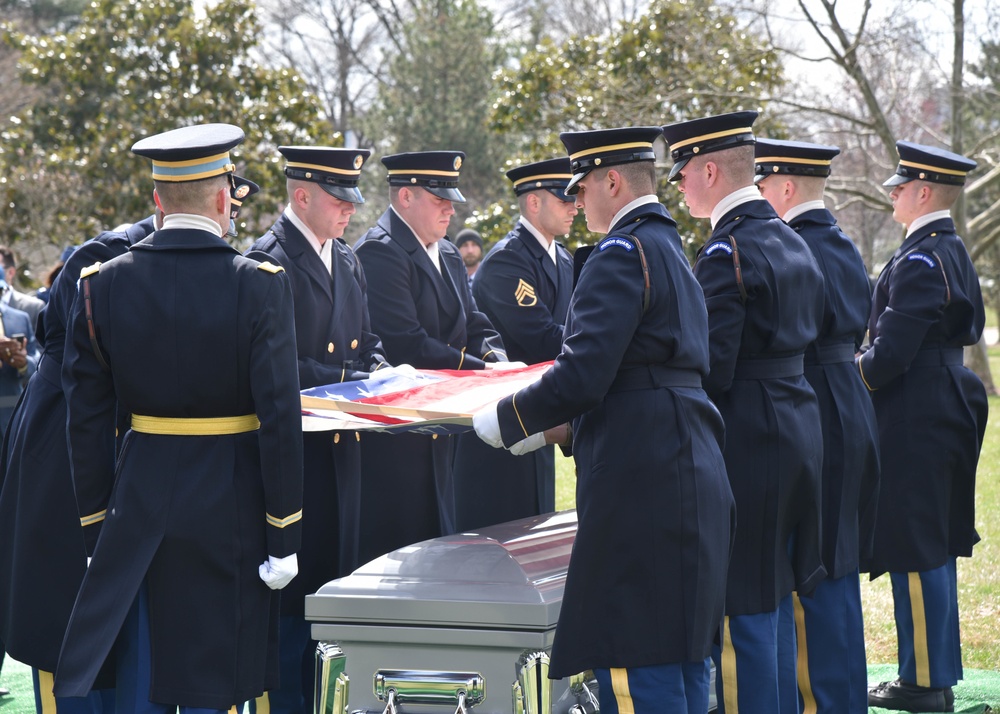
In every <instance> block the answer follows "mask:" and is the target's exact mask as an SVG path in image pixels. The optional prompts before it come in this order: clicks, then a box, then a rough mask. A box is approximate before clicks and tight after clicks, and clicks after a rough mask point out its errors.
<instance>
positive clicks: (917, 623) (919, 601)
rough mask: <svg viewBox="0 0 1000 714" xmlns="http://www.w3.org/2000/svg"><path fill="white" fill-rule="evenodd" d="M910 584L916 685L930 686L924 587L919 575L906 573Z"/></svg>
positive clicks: (929, 659)
mask: <svg viewBox="0 0 1000 714" xmlns="http://www.w3.org/2000/svg"><path fill="white" fill-rule="evenodd" d="M906 577H907V579H908V580H909V584H910V613H911V614H912V616H913V658H914V660H915V664H916V670H917V685H919V686H921V687H929V686H931V658H930V654H929V653H928V651H927V616H926V615H925V614H924V586H923V583H921V582H920V573H907V574H906Z"/></svg>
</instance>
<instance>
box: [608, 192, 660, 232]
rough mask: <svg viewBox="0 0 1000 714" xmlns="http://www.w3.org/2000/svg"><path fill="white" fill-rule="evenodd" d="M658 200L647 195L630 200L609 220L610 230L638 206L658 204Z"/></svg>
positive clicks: (651, 195) (650, 194)
mask: <svg viewBox="0 0 1000 714" xmlns="http://www.w3.org/2000/svg"><path fill="white" fill-rule="evenodd" d="M659 202H660V199H658V198H657V197H656V195H655V194H652V193H647V194H646V195H645V196H639V198H635V199H632V200H631V201H629V202H628V203H626V204H625V205H624V206H622V207H621V208H620V209H619V211H618V213H616V214H615V217H614V218H612V219H611V224H610V225H611V228H612V229H613V228H614V227H615V226H617V225H618V222H619V221H620V220H621V219H623V218H624V217H625V216H626V215H628V213H629V212H630V211H633V210H635V209H636V208H638V207H639V206H645V205H646V204H647V203H659Z"/></svg>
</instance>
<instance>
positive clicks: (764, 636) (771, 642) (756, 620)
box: [712, 595, 799, 714]
mask: <svg viewBox="0 0 1000 714" xmlns="http://www.w3.org/2000/svg"><path fill="white" fill-rule="evenodd" d="M795 648H796V646H795V618H794V610H793V607H792V596H791V595H786V596H785V597H784V598H783V599H782V600H781V602H780V603H779V605H778V609H777V610H775V611H773V612H762V613H758V614H755V615H735V616H729V615H727V616H726V617H725V618H724V620H723V631H722V644H721V646H719V645H717V646H716V647H715V648H714V649H713V652H712V659H713V660H714V661H715V691H716V696H717V697H718V700H719V714H725V712H726V711H727V710H728V711H730V712H741V713H743V714H745V713H746V712H767V713H768V714H771V713H774V714H798V712H799V702H798V685H797V682H796V673H795V656H796V652H795Z"/></svg>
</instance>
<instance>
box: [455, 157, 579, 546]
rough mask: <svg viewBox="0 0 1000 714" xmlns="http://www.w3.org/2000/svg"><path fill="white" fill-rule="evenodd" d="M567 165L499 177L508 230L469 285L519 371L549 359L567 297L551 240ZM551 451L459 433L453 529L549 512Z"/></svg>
mask: <svg viewBox="0 0 1000 714" xmlns="http://www.w3.org/2000/svg"><path fill="white" fill-rule="evenodd" d="M572 177H573V174H572V173H570V165H569V159H568V158H566V157H563V158H560V159H549V160H548V161H537V162H535V163H531V164H525V165H523V166H518V167H517V168H513V169H511V170H510V171H508V172H507V178H509V179H510V180H511V182H512V183H513V184H514V192H515V193H516V194H517V203H518V206H519V207H520V209H521V216H520V217H519V218H518V220H517V223H516V224H515V225H514V229H513V230H512V231H511V232H510V233H508V234H507V236H506V237H505V238H504V239H503V240H501V241H500V242H499V243H497V244H496V245H495V246H493V249H492V250H491V251H490V252H489V255H487V256H486V259H485V260H484V261H483V264H482V266H481V267H480V268H479V271H478V272H477V273H476V279H475V280H474V281H473V283H472V295H473V297H474V298H475V299H476V305H477V306H478V307H479V309H480V310H482V311H483V312H484V313H485V314H486V316H487V317H489V318H490V322H492V323H493V326H494V327H495V328H496V329H497V332H499V333H500V337H501V338H503V343H504V346H505V347H506V348H507V357H508V358H509V359H511V360H515V361H518V362H524V363H526V364H537V363H538V362H546V361H548V360H553V359H555V358H556V355H558V354H559V351H560V350H561V349H562V338H563V325H564V324H566V311H567V310H568V309H569V299H570V295H571V294H572V293H573V256H572V255H571V254H570V252H569V251H568V250H566V249H565V248H564V247H563V245H562V244H561V243H559V242H558V241H557V240H556V237H558V236H564V235H566V234H567V233H569V230H570V228H571V227H572V225H573V218H574V217H575V216H576V214H577V209H576V205H575V202H576V199H575V198H574V197H573V196H567V195H566V193H565V190H566V186H567V184H569V181H570V179H571V178H572ZM555 479H556V467H555V450H554V447H553V446H551V445H549V446H546V447H544V448H542V449H538V450H537V451H533V452H532V453H530V454H527V455H524V456H513V455H512V454H510V453H508V452H506V451H502V450H497V449H491V448H490V447H489V446H487V445H486V444H484V443H483V442H482V440H481V439H479V438H478V437H476V435H475V434H472V433H467V434H461V435H459V437H458V449H457V451H456V454H455V500H456V503H457V512H458V528H459V530H463V531H464V530H469V529H471V528H481V527H483V526H488V525H493V524H495V523H504V522H506V521H512V520H515V519H517V518H526V517H528V516H533V515H538V514H539V513H548V512H550V511H553V510H555Z"/></svg>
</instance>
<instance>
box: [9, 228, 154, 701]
mask: <svg viewBox="0 0 1000 714" xmlns="http://www.w3.org/2000/svg"><path fill="white" fill-rule="evenodd" d="M154 230H155V224H154V217H153V216H149V217H148V218H145V219H144V220H142V221H139V222H138V223H135V224H133V225H131V226H129V227H128V228H127V229H126V230H125V231H123V232H105V233H101V234H100V235H98V236H97V237H96V238H94V239H92V240H89V241H87V242H86V243H84V244H83V245H82V246H80V247H79V248H78V249H77V250H76V251H74V252H73V253H72V255H70V256H69V258H68V260H67V261H66V265H65V266H64V268H63V271H62V272H61V273H60V274H59V276H58V277H57V278H56V280H55V282H54V283H53V284H52V287H51V289H50V290H49V300H48V304H47V305H46V307H45V309H44V310H43V311H42V313H41V316H40V318H39V325H40V326H41V327H42V332H41V333H40V334H39V341H40V342H41V343H42V357H41V359H40V361H39V363H38V371H37V372H36V373H35V374H34V375H33V376H32V378H31V380H30V381H29V382H28V386H27V387H26V388H25V393H24V396H23V398H22V399H21V401H20V403H19V404H18V405H17V407H16V408H15V410H14V414H13V416H12V417H11V423H10V428H9V430H8V431H9V434H8V436H7V437H6V438H5V439H4V442H3V451H2V455H0V465H2V466H0V467H2V471H0V482H2V491H0V572H4V573H7V574H8V575H9V579H8V581H7V583H6V584H5V585H4V586H2V587H0V633H2V634H0V639H3V640H5V642H6V645H7V651H8V652H10V654H11V656H12V657H14V658H15V659H17V660H18V661H20V662H24V663H25V664H27V665H29V666H30V667H31V668H32V679H33V681H34V683H35V699H36V703H37V709H38V711H42V710H43V709H44V710H45V711H51V708H52V706H56V707H57V708H58V710H59V711H60V712H63V713H68V714H75V713H76V712H80V713H81V714H89V713H90V712H98V713H99V712H101V711H104V712H107V711H108V707H110V706H113V702H114V692H113V691H111V692H110V694H108V693H107V692H105V693H104V695H102V694H101V693H100V692H95V693H94V694H92V695H91V696H89V697H87V698H86V699H78V698H75V697H74V698H66V699H63V698H60V699H59V700H58V701H57V702H53V701H52V673H53V672H55V670H56V664H57V662H58V661H59V648H60V647H61V646H62V640H63V635H64V634H65V632H66V623H67V622H68V621H69V616H70V612H71V611H72V609H73V601H74V600H75V599H76V593H77V591H78V590H79V589H80V582H81V581H82V580H83V575H84V573H85V572H86V567H87V566H86V563H87V560H86V558H87V551H86V548H85V546H84V539H83V529H82V527H81V525H80V514H79V512H78V511H77V506H76V495H75V493H74V491H73V480H72V477H71V475H70V465H69V451H68V445H67V443H66V396H65V392H64V385H63V382H62V374H61V373H62V363H63V348H64V346H65V341H66V325H67V323H68V321H69V319H70V310H71V308H72V305H73V302H74V300H75V298H76V281H77V279H78V278H79V276H80V271H81V270H82V269H83V268H85V267H87V266H89V265H93V264H94V263H95V262H99V261H108V260H110V259H111V258H114V257H115V256H118V255H121V254H122V253H125V252H126V251H128V249H129V246H131V245H133V244H135V243H138V242H139V241H140V240H142V239H143V238H145V237H146V236H147V235H149V234H150V233H152V232H153V231H154ZM94 535H95V538H96V533H95V534H94ZM39 563H45V567H44V568H42V567H39V566H38V564H39ZM102 698H103V699H104V701H103V702H102Z"/></svg>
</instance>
